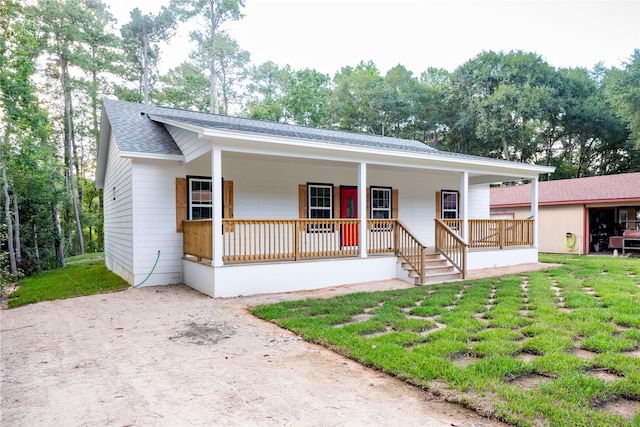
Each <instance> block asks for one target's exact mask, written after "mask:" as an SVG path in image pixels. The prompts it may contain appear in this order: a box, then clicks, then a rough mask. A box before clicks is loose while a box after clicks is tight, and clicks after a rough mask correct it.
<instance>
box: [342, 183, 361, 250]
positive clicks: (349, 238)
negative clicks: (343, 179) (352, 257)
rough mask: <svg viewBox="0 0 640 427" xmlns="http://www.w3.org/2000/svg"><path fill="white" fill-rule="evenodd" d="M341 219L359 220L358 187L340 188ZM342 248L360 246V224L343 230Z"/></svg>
mask: <svg viewBox="0 0 640 427" xmlns="http://www.w3.org/2000/svg"><path fill="white" fill-rule="evenodd" d="M340 218H358V187H340ZM340 231H341V234H340V236H341V241H342V246H357V245H358V224H347V225H343V226H342V228H341V230H340Z"/></svg>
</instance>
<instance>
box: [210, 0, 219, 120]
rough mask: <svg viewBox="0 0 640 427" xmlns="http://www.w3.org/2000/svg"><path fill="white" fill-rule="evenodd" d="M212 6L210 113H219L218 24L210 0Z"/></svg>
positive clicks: (212, 5)
mask: <svg viewBox="0 0 640 427" xmlns="http://www.w3.org/2000/svg"><path fill="white" fill-rule="evenodd" d="M209 4H210V6H211V29H210V32H211V65H210V66H209V112H210V113H212V114H217V113H218V100H217V88H216V77H217V76H216V23H215V19H214V17H215V16H216V15H215V2H214V1H213V0H210V3H209Z"/></svg>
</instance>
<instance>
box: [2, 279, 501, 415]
mask: <svg viewBox="0 0 640 427" xmlns="http://www.w3.org/2000/svg"><path fill="white" fill-rule="evenodd" d="M406 286H409V285H407V284H405V283H404V282H400V281H390V282H377V283H371V284H366V285H360V286H359V287H341V288H329V289H324V290H321V291H316V292H311V293H292V294H277V295H265V296H256V297H249V298H232V299H223V300H220V299H211V298H209V297H207V296H204V295H202V294H200V293H198V292H196V291H193V290H191V289H189V288H187V287H185V286H163V287H148V288H140V289H128V290H126V291H122V292H116V293H111V294H103V295H94V296H90V297H82V298H73V299H68V300H61V301H54V302H45V303H40V304H35V305H30V306H25V307H22V308H18V309H13V310H2V311H1V312H0V331H1V332H0V346H1V359H0V361H1V366H0V368H1V383H0V386H1V389H0V409H1V411H2V412H1V415H0V425H2V426H45V425H46V426H111V425H113V426H193V425H226V426H258V425H259V426H276V425H283V426H359V425H386V426H389V425H402V426H412V425H415V426H418V425H420V426H497V425H501V424H500V423H497V422H495V421H491V420H487V419H484V418H482V417H480V416H478V415H477V414H476V413H474V412H472V411H469V410H466V409H465V408H463V407H462V406H459V405H456V404H452V403H447V402H443V401H441V400H438V399H436V398H435V397H434V396H432V395H430V394H429V393H427V392H425V391H423V390H420V389H418V388H416V387H412V386H409V385H407V384H405V383H403V382H402V381H399V380H396V379H394V378H391V377H389V376H387V375H385V374H383V373H380V372H378V371H375V370H372V369H368V368H365V367H362V366H360V365H359V364H357V363H355V362H353V361H351V360H349V359H346V358H343V357H341V356H339V355H337V354H335V353H333V352H331V351H329V350H326V349H324V348H321V347H319V346H316V345H312V344H309V343H306V342H304V341H303V340H301V339H299V338H298V337H297V336H295V335H294V334H292V333H289V332H288V331H284V330H282V329H280V328H278V327H276V326H275V325H273V324H271V323H268V322H264V321H261V320H259V319H256V318H255V317H253V316H252V315H250V314H249V313H248V311H247V306H252V305H256V304H260V303H268V302H275V301H278V300H283V299H292V298H304V297H306V296H333V295H338V294H342V293H347V292H352V291H355V290H368V289H387V288H398V287H406Z"/></svg>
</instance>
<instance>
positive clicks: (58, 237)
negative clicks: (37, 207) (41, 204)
mask: <svg viewBox="0 0 640 427" xmlns="http://www.w3.org/2000/svg"><path fill="white" fill-rule="evenodd" d="M54 191H55V188H54ZM51 215H52V217H53V224H54V227H55V237H54V240H55V245H56V258H58V263H59V264H60V267H64V266H66V265H67V263H66V261H65V259H64V247H63V245H62V227H61V226H60V211H59V210H58V204H57V202H53V204H52V205H51Z"/></svg>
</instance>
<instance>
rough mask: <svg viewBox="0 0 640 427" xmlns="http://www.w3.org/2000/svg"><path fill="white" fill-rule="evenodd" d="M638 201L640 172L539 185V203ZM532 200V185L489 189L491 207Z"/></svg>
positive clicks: (563, 180)
mask: <svg viewBox="0 0 640 427" xmlns="http://www.w3.org/2000/svg"><path fill="white" fill-rule="evenodd" d="M634 199H635V200H636V201H640V172H636V173H627V174H619V175H604V176H592V177H588V178H578V179H561V180H557V181H544V182H540V183H539V185H538V204H540V205H545V204H546V205H553V204H571V203H595V202H604V201H614V200H634ZM530 203H531V184H526V185H519V186H514V187H494V188H491V207H499V206H518V205H528V204H530Z"/></svg>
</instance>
